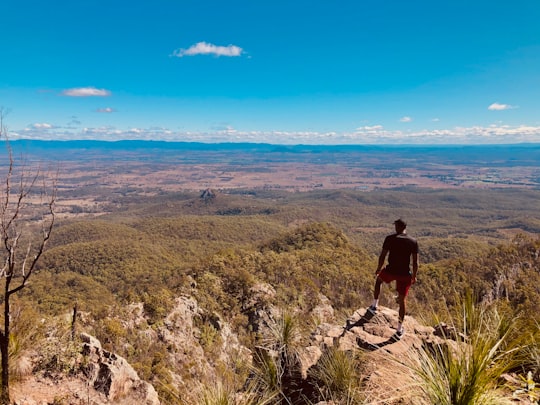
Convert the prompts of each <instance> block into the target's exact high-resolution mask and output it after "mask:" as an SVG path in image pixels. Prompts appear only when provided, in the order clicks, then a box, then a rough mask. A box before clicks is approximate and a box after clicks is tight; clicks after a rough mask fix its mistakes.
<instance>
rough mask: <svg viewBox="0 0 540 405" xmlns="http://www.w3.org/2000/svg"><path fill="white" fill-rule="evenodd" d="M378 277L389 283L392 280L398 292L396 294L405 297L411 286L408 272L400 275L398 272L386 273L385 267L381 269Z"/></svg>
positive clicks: (410, 277)
mask: <svg viewBox="0 0 540 405" xmlns="http://www.w3.org/2000/svg"><path fill="white" fill-rule="evenodd" d="M378 277H379V278H380V279H381V280H382V281H384V282H385V283H391V282H392V281H395V282H396V291H397V292H398V294H401V295H403V296H405V297H406V296H407V294H408V292H409V288H411V285H412V276H411V275H410V274H409V275H406V276H401V275H399V274H392V273H388V272H387V271H386V268H384V269H382V270H381V272H380V273H379V275H378Z"/></svg>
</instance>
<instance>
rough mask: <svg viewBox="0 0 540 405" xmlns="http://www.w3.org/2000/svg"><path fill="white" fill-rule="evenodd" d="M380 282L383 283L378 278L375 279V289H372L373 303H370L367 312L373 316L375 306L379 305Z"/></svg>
mask: <svg viewBox="0 0 540 405" xmlns="http://www.w3.org/2000/svg"><path fill="white" fill-rule="evenodd" d="M382 282H383V281H382V280H381V279H380V278H379V277H377V278H376V279H375V287H374V288H373V302H372V303H371V305H370V306H369V308H368V310H369V311H370V312H371V313H372V314H375V311H376V309H377V306H378V305H379V295H381V284H382Z"/></svg>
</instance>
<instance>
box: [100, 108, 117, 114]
mask: <svg viewBox="0 0 540 405" xmlns="http://www.w3.org/2000/svg"><path fill="white" fill-rule="evenodd" d="M96 112H98V113H113V112H116V110H115V109H114V108H111V107H105V108H98V109H97V110H96Z"/></svg>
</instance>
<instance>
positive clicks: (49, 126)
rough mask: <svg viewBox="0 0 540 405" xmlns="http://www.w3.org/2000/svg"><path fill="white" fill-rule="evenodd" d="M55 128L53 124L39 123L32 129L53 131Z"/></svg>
mask: <svg viewBox="0 0 540 405" xmlns="http://www.w3.org/2000/svg"><path fill="white" fill-rule="evenodd" d="M52 127H53V126H52V124H48V123H46V122H37V123H35V124H34V125H32V128H35V129H51V128H52Z"/></svg>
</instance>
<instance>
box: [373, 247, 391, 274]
mask: <svg viewBox="0 0 540 405" xmlns="http://www.w3.org/2000/svg"><path fill="white" fill-rule="evenodd" d="M387 254H388V249H384V248H383V250H382V251H381V254H380V255H379V263H378V264H377V270H376V271H375V274H379V273H380V272H381V270H382V267H383V266H384V261H385V260H386V255H387Z"/></svg>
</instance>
